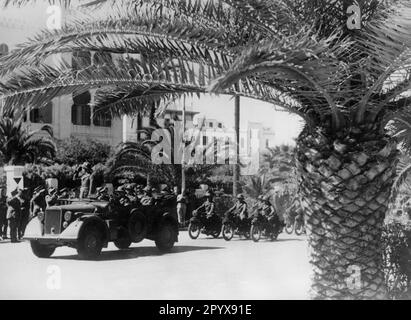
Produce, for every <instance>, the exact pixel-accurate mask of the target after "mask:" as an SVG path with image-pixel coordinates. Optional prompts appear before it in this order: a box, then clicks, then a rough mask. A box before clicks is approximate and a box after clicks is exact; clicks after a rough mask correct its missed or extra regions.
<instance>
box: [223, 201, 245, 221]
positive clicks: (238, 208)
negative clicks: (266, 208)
mask: <svg viewBox="0 0 411 320" xmlns="http://www.w3.org/2000/svg"><path fill="white" fill-rule="evenodd" d="M230 214H234V216H235V217H236V218H238V219H239V221H240V227H243V226H245V223H246V221H247V219H248V211H247V203H246V202H245V199H244V196H243V195H242V194H239V195H238V196H237V201H236V203H235V204H234V206H232V207H231V208H230V209H228V211H227V212H226V215H225V217H226V218H228V217H229V215H230Z"/></svg>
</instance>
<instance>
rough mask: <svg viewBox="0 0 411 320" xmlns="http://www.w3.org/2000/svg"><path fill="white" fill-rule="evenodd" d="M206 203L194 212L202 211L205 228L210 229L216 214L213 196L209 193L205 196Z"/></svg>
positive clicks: (214, 221)
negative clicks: (204, 217) (204, 216)
mask: <svg viewBox="0 0 411 320" xmlns="http://www.w3.org/2000/svg"><path fill="white" fill-rule="evenodd" d="M205 198H206V201H204V203H203V204H202V205H201V206H200V207H198V208H197V209H196V210H195V212H198V211H203V212H204V213H205V215H206V228H207V229H212V228H213V227H214V225H215V223H216V218H217V216H216V214H215V212H214V201H213V195H212V194H211V193H210V192H207V193H206V194H205Z"/></svg>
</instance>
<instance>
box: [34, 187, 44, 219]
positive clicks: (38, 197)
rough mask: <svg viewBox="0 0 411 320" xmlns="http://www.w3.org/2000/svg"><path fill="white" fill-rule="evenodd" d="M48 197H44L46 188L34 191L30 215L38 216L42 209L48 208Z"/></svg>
mask: <svg viewBox="0 0 411 320" xmlns="http://www.w3.org/2000/svg"><path fill="white" fill-rule="evenodd" d="M46 206H47V203H46V199H45V197H44V189H43V190H41V191H38V192H34V194H33V197H32V198H31V200H30V216H31V217H36V216H37V215H38V214H39V212H40V211H44V210H46Z"/></svg>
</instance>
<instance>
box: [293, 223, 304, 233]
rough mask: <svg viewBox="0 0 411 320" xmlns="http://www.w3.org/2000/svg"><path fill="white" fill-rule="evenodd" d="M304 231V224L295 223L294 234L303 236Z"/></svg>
mask: <svg viewBox="0 0 411 320" xmlns="http://www.w3.org/2000/svg"><path fill="white" fill-rule="evenodd" d="M303 231H304V226H303V224H302V223H297V222H296V223H295V227H294V232H295V234H296V235H297V236H301V235H302V234H303Z"/></svg>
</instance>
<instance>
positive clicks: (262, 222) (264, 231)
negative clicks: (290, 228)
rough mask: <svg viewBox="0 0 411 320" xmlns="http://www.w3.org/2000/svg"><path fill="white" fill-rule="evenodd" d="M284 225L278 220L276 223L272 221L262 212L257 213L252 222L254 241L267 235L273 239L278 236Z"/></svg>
mask: <svg viewBox="0 0 411 320" xmlns="http://www.w3.org/2000/svg"><path fill="white" fill-rule="evenodd" d="M283 227H284V225H283V224H282V223H281V222H280V221H279V220H278V221H277V222H276V223H274V224H273V223H272V222H271V223H270V222H269V221H268V219H267V218H266V217H264V216H263V215H261V214H258V215H256V216H255V217H254V218H253V220H252V222H251V229H250V235H251V239H252V240H253V241H254V242H258V241H260V239H261V237H266V238H268V239H270V240H271V241H274V240H276V239H277V238H278V235H279V234H280V233H281V232H282V230H283Z"/></svg>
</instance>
